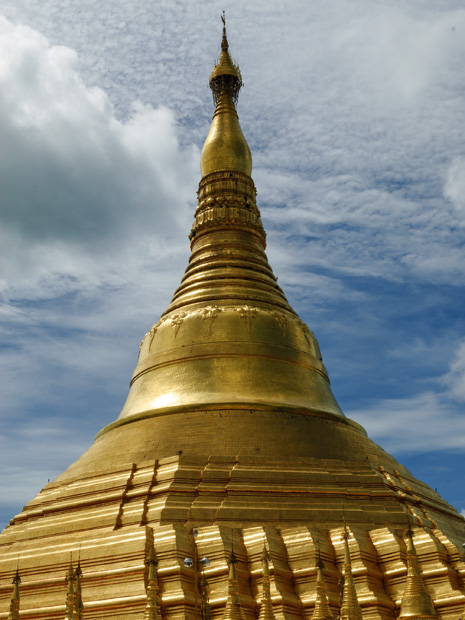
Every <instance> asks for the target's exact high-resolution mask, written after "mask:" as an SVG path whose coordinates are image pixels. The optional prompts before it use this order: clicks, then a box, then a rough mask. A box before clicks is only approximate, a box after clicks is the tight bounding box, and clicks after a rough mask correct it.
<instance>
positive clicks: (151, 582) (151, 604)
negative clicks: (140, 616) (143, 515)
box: [144, 545, 160, 620]
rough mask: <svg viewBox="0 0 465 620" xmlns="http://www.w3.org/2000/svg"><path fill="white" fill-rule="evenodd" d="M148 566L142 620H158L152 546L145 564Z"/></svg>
mask: <svg viewBox="0 0 465 620" xmlns="http://www.w3.org/2000/svg"><path fill="white" fill-rule="evenodd" d="M146 564H147V566H148V578H147V590H146V592H147V603H146V606H145V613H144V620H160V613H159V611H158V579H157V561H156V559H155V552H154V549H153V545H150V554H149V557H148V559H147V562H146Z"/></svg>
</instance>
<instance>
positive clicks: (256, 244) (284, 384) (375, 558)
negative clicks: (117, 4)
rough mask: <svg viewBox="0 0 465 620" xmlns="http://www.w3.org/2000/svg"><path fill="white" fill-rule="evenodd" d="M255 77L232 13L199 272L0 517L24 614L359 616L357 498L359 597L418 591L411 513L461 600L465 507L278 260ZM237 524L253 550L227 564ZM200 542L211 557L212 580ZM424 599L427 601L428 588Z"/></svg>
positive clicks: (447, 618)
mask: <svg viewBox="0 0 465 620" xmlns="http://www.w3.org/2000/svg"><path fill="white" fill-rule="evenodd" d="M241 84H242V80H241V76H240V73H239V70H238V68H237V66H236V65H235V64H234V63H233V61H232V59H231V57H230V55H229V49H228V42H227V39H226V32H225V31H224V32H223V41H222V46H221V57H220V59H219V62H218V64H217V65H216V67H215V68H214V70H213V73H212V75H211V77H210V85H211V87H212V92H213V97H214V101H215V104H216V109H215V114H214V117H213V122H212V128H211V131H210V133H209V135H208V137H207V140H206V142H205V146H204V149H203V151H202V161H201V170H202V178H201V181H200V186H199V191H198V206H197V209H196V211H195V214H194V224H193V227H192V231H191V234H190V240H191V249H192V253H191V257H190V260H189V264H188V267H187V269H186V273H185V275H184V277H183V279H182V282H181V284H180V286H179V288H178V289H177V291H176V292H175V294H174V297H173V299H172V302H171V304H170V305H169V307H168V308H167V310H166V312H165V313H164V314H163V315H162V317H161V318H160V320H159V321H158V322H157V323H156V324H155V325H154V326H153V327H152V328H151V329H150V331H149V332H148V333H147V334H146V336H145V337H144V339H143V341H142V343H141V347H140V354H139V360H138V363H137V367H136V370H135V372H134V376H133V378H132V381H131V387H130V391H129V395H128V399H127V402H126V404H125V406H124V408H123V410H122V412H121V414H120V416H119V418H118V420H116V421H115V422H114V423H113V424H110V425H109V426H108V427H106V428H105V429H103V431H101V432H100V433H99V435H98V436H97V438H96V440H95V442H94V443H93V445H92V446H91V447H90V448H89V450H87V452H85V453H84V454H83V455H82V457H81V458H80V459H79V460H78V461H77V462H76V463H74V464H73V465H71V466H70V467H69V468H68V470H67V471H65V472H64V473H63V474H62V475H61V476H59V477H58V478H57V479H56V480H54V481H53V482H52V483H50V484H48V485H47V486H46V487H45V488H44V489H43V490H42V491H41V492H40V493H39V494H38V495H37V497H36V498H35V499H33V500H32V501H31V502H29V504H28V505H27V506H26V507H25V508H24V509H23V511H22V512H21V513H20V514H19V515H17V516H16V517H15V518H14V519H13V520H12V521H11V525H10V527H8V528H7V529H6V530H5V531H4V532H3V533H2V534H1V536H0V603H1V606H0V620H6V618H7V610H8V606H9V604H10V596H11V578H12V576H13V575H14V573H15V570H16V567H17V563H18V558H19V560H20V562H21V567H22V570H21V577H22V579H23V584H22V590H21V617H24V618H27V619H28V620H43V619H44V618H47V620H63V618H65V617H66V618H68V619H69V620H71V618H72V616H73V614H74V615H75V616H76V614H78V613H79V614H80V613H81V612H82V617H83V618H84V619H86V618H88V619H89V620H91V619H92V620H104V619H107V618H111V619H112V620H132V619H134V620H136V619H137V620H140V619H141V618H144V615H145V617H146V618H150V619H151V620H154V619H156V618H157V617H158V619H159V618H160V616H161V617H162V618H163V620H195V619H196V618H197V620H199V617H200V616H202V618H203V619H204V620H207V619H206V617H207V616H208V615H209V614H210V612H211V616H212V618H214V619H215V620H221V618H223V617H224V618H225V619H226V620H233V618H234V620H239V619H241V620H242V618H244V619H245V620H253V619H254V618H257V616H260V618H261V619H262V620H272V616H273V615H275V616H276V618H284V619H285V620H309V619H310V618H312V617H313V618H315V620H329V619H330V616H331V611H330V608H329V605H328V599H327V598H326V597H327V596H328V597H329V601H330V603H331V609H332V610H333V615H336V611H337V610H336V607H337V606H338V605H339V602H340V601H341V596H342V609H341V610H340V611H341V617H342V618H345V619H347V620H349V619H351V620H360V615H359V608H358V607H357V605H356V602H355V598H354V597H355V591H354V590H353V589H352V587H351V583H352V582H351V571H350V565H349V560H348V559H347V557H346V558H345V559H344V543H343V539H342V538H341V528H342V524H343V521H344V517H345V520H346V522H347V525H348V526H349V527H350V532H351V541H350V543H351V550H352V553H353V554H356V555H355V557H356V560H357V589H359V592H360V596H361V601H362V608H363V615H364V616H365V614H366V617H367V619H368V620H394V618H395V616H396V614H397V610H398V607H399V606H400V602H401V600H402V597H403V595H404V590H405V589H406V588H407V590H406V594H405V596H404V597H403V602H402V613H401V615H402V617H404V616H405V615H406V614H408V613H410V612H409V607H408V605H409V603H408V601H409V599H410V598H411V597H415V596H417V595H418V596H419V594H418V593H419V590H418V587H419V582H418V579H417V577H418V575H417V577H416V576H415V575H416V573H414V571H413V568H412V566H413V564H412V562H413V559H412V558H410V560H409V562H410V564H409V574H408V576H407V570H406V567H405V562H404V559H405V546H404V543H403V539H402V536H403V532H404V529H405V523H406V515H407V514H409V515H410V518H411V520H412V524H413V525H414V526H415V528H416V534H415V536H416V538H415V540H416V541H417V540H418V539H421V546H420V545H417V551H418V558H417V561H418V563H419V565H420V566H421V568H422V573H421V575H422V577H420V581H424V586H425V588H427V591H431V593H432V595H433V596H434V607H435V609H436V610H437V613H438V616H439V617H440V618H442V619H443V620H458V618H459V616H460V615H461V613H462V610H463V609H464V606H465V596H464V595H463V592H462V589H463V577H464V575H465V564H464V561H463V558H462V555H461V553H462V547H461V545H462V542H463V541H464V540H465V522H464V519H463V517H461V516H460V515H459V514H458V513H457V511H456V510H454V509H453V508H452V507H451V506H449V505H448V504H447V503H446V502H445V501H444V500H442V499H441V497H440V496H439V495H438V494H437V493H435V492H434V491H432V489H430V488H429V487H428V486H427V485H425V484H423V483H422V482H420V481H418V480H416V479H415V478H414V477H413V476H412V475H411V474H410V473H409V472H408V471H407V470H406V469H405V468H404V467H402V466H401V465H399V464H398V463H397V461H396V460H395V459H394V458H393V457H392V456H390V455H389V454H386V452H384V451H383V450H382V449H381V448H380V447H379V446H377V445H376V444H375V443H373V442H372V441H370V440H369V439H368V438H367V436H366V433H365V432H364V431H363V429H362V428H361V427H360V426H359V425H358V424H356V423H354V422H352V421H350V420H348V419H347V418H346V417H345V416H344V415H343V414H342V413H341V410H340V409H339V406H338V404H337V402H336V400H335V398H334V396H333V394H332V391H331V388H330V385H329V379H328V374H327V372H326V369H325V367H324V365H323V363H322V359H321V355H320V351H319V347H318V343H317V341H316V339H315V336H314V335H313V333H312V332H311V331H310V330H309V328H308V327H307V326H306V325H305V324H304V323H303V322H302V321H301V320H300V319H299V317H298V316H297V314H296V313H295V312H294V311H293V310H292V308H291V307H290V305H289V304H288V302H287V300H286V297H285V295H284V293H283V291H282V290H281V289H280V287H279V286H278V284H277V281H276V278H275V276H274V274H273V272H272V270H271V268H270V266H269V264H268V260H267V257H266V254H265V232H264V230H263V226H262V223H261V219H260V213H259V210H258V207H257V204H256V191H255V186H254V183H253V181H252V178H251V176H250V175H251V169H252V159H251V156H250V150H249V147H248V145H247V142H246V140H245V138H244V135H243V133H242V130H241V127H240V125H239V119H238V116H237V112H236V107H235V104H236V100H237V96H238V93H239V90H240V87H241ZM283 212H285V210H283ZM362 383H363V382H362ZM97 414H98V412H96V415H97ZM194 532H195V535H191V534H193V533H194ZM233 540H234V543H235V546H234V549H235V550H236V556H237V558H238V561H239V566H240V570H237V571H236V566H235V564H234V562H233V563H232V564H231V567H230V569H229V571H230V573H231V574H228V573H229V571H228V565H227V564H228V558H229V554H230V550H231V548H232V547H233V545H232V541H233ZM264 544H265V545H266V548H267V549H268V550H269V551H270V555H271V557H272V558H273V605H272V606H271V600H270V592H269V575H268V574H267V568H266V566H262V561H263V556H262V552H263V546H264ZM317 548H321V552H322V555H323V556H324V559H325V577H326V585H325V584H324V582H323V575H322V569H321V567H320V568H319V570H318V580H317V584H316V588H317V596H316V600H315V563H316V561H317V551H316V549H317ZM153 549H155V552H156V557H157V562H158V566H157V570H156V571H155V565H154V563H153V561H152V560H153V553H154V551H153ZM70 552H74V553H78V552H80V558H81V563H82V567H83V571H84V574H85V580H84V581H83V589H84V599H85V608H84V610H83V611H82V607H79V606H78V608H79V609H80V610H81V611H79V612H78V608H77V607H76V601H77V599H76V596H78V598H79V600H80V597H81V594H80V590H81V586H80V577H79V576H76V574H74V575H73V573H72V567H71V568H70V572H69V576H68V594H67V595H66V584H65V582H64V579H63V575H64V574H65V573H66V569H67V564H68V558H69V554H70ZM409 553H410V554H411V552H409ZM147 557H148V558H149V565H148V568H147V565H146V559H147ZM189 557H190V558H199V557H201V558H204V557H207V558H209V561H210V564H209V566H208V568H205V570H204V573H203V575H202V581H201V582H200V584H201V588H200V592H199V587H198V586H199V574H198V570H196V569H198V567H194V568H193V567H192V566H191V567H189V566H186V565H185V564H184V560H185V559H187V558H189ZM150 558H152V559H150ZM193 563H194V565H195V561H194V562H193ZM412 571H413V572H412ZM344 572H345V576H346V580H345V585H344V587H343V591H342V590H341V587H340V580H341V575H342V574H343V573H344ZM262 576H263V584H262ZM77 577H79V578H77ZM204 578H205V579H208V584H209V587H210V596H209V599H208V597H207V592H206V584H205V582H204ZM202 584H203V585H202ZM409 584H410V585H409ZM412 584H413V585H412ZM352 585H353V583H352ZM157 588H159V590H157ZM262 588H263V589H262ZM409 588H410V590H409ZM325 589H326V590H327V595H326V593H325ZM409 592H411V593H412V594H409ZM239 593H240V594H239ZM199 594H201V596H199ZM420 594H421V593H420ZM158 596H159V603H160V604H159V605H158V603H157V597H158ZM239 596H240V598H239ZM362 597H363V598H362ZM422 597H423V598H422ZM420 599H421V600H420ZM420 599H419V600H420V602H421V601H422V600H423V602H424V600H426V599H425V597H424V594H421V596H420ZM73 601H74V603H73ZM15 604H16V603H15ZM410 609H413V612H412V613H413V615H415V616H422V617H425V614H426V617H428V618H431V608H430V607H428V606H426V607H421V606H420V607H419V606H418V605H416V607H414V608H410ZM14 613H16V612H14ZM411 615H412V614H411ZM76 618H77V619H78V618H79V615H77V616H76ZM76 618H73V620H76Z"/></svg>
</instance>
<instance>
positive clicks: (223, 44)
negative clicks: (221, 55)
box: [221, 11, 229, 52]
mask: <svg viewBox="0 0 465 620" xmlns="http://www.w3.org/2000/svg"><path fill="white" fill-rule="evenodd" d="M221 21H222V22H223V39H222V41H221V49H222V50H223V51H224V52H227V51H228V48H229V44H228V38H227V37H226V13H225V12H224V11H223V14H222V15H221Z"/></svg>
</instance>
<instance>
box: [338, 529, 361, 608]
mask: <svg viewBox="0 0 465 620" xmlns="http://www.w3.org/2000/svg"><path fill="white" fill-rule="evenodd" d="M343 539H344V586H343V588H342V604H341V614H340V618H341V620H362V610H361V608H360V604H359V602H358V598H357V590H356V589H355V584H354V579H353V576H352V562H351V560H350V550H349V532H348V531H347V528H345V529H344V535H343Z"/></svg>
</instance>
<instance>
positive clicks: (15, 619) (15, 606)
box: [8, 568, 21, 620]
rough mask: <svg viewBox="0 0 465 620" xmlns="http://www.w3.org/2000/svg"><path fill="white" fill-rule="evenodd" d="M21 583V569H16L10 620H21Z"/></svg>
mask: <svg viewBox="0 0 465 620" xmlns="http://www.w3.org/2000/svg"><path fill="white" fill-rule="evenodd" d="M20 583H21V577H20V576H19V569H18V568H17V569H16V573H15V576H14V577H13V592H12V594H11V601H10V613H9V614H8V620H19V602H20V601H19V584H20Z"/></svg>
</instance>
